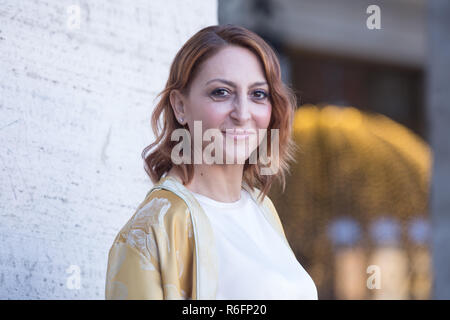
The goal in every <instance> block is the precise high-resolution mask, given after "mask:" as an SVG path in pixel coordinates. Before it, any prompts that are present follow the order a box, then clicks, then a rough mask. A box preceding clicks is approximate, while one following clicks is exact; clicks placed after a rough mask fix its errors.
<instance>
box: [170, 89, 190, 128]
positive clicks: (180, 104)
mask: <svg viewBox="0 0 450 320" xmlns="http://www.w3.org/2000/svg"><path fill="white" fill-rule="evenodd" d="M169 99H170V104H171V106H172V109H173V113H174V115H175V117H176V118H177V119H178V122H179V123H180V124H182V125H183V124H184V123H185V120H186V116H185V108H184V96H183V94H182V93H181V92H180V91H179V90H177V89H173V90H172V91H171V92H170V95H169Z"/></svg>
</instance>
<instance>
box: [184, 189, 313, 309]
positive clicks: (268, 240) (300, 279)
mask: <svg viewBox="0 0 450 320" xmlns="http://www.w3.org/2000/svg"><path fill="white" fill-rule="evenodd" d="M192 194H193V195H194V196H195V198H196V199H197V200H198V202H199V203H200V205H201V206H202V208H203V210H204V211H205V213H206V215H207V216H208V218H209V220H210V222H211V225H212V228H213V232H214V238H215V242H216V248H217V251H218V252H217V256H218V287H217V294H216V299H219V300H220V299H226V300H228V299H230V300H232V299H242V300H253V299H254V300H266V299H267V300H270V299H279V300H281V299H299V300H300V299H301V300H306V299H312V300H316V299H318V297H317V289H316V286H315V284H314V282H313V280H312V279H311V277H310V276H309V274H308V273H307V272H306V271H305V269H303V267H302V266H301V264H300V263H299V262H298V260H297V258H296V257H295V255H294V253H293V252H292V251H291V249H290V248H289V247H288V245H286V243H285V242H284V241H283V239H282V238H281V237H280V235H279V234H278V232H277V231H276V230H275V229H274V228H273V227H272V226H271V225H270V224H269V222H268V221H267V220H266V218H265V217H264V215H263V213H262V212H261V211H260V210H261V209H260V207H259V205H258V204H257V203H256V202H255V201H253V199H252V198H251V195H250V194H249V193H248V192H247V191H246V190H245V189H241V198H240V199H239V200H238V201H236V202H219V201H216V200H214V199H211V198H209V197H206V196H204V195H201V194H198V193H195V192H192Z"/></svg>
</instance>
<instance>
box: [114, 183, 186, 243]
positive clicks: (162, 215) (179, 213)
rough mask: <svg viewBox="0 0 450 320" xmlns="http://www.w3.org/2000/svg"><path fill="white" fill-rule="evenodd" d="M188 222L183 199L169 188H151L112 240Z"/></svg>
mask: <svg viewBox="0 0 450 320" xmlns="http://www.w3.org/2000/svg"><path fill="white" fill-rule="evenodd" d="M189 223H190V212H189V208H188V206H187V205H186V203H185V202H184V201H183V199H181V198H180V197H179V196H178V195H176V194H175V193H173V192H171V191H169V190H164V189H156V190H152V191H151V192H149V193H148V194H147V195H146V197H145V199H144V200H143V201H142V202H141V203H140V204H139V206H138V208H137V209H136V211H135V213H134V214H133V215H132V216H131V218H130V219H129V220H128V221H127V223H126V224H125V225H124V226H123V227H122V229H121V230H120V231H119V233H118V235H117V237H116V239H115V241H114V242H116V241H126V239H127V237H128V236H129V235H130V234H137V233H139V234H142V235H148V234H150V233H152V232H153V230H155V229H170V228H171V226H173V225H186V224H189ZM136 231H138V232H136Z"/></svg>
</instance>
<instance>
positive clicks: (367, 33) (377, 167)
mask: <svg viewBox="0 0 450 320" xmlns="http://www.w3.org/2000/svg"><path fill="white" fill-rule="evenodd" d="M374 4H375V6H373V5H374ZM444 8H445V9H446V10H447V11H446V13H445V14H444V13H442V12H441V14H442V16H441V19H443V17H444V16H445V15H446V19H447V20H448V19H450V16H449V14H450V12H449V11H448V10H449V6H448V3H446V2H444V1H426V0H414V1H405V0H395V1H364V0H357V1H353V0H340V1H329V0H302V1H295V0H280V1H279V0H277V1H273V0H253V1H246V2H245V5H243V1H238V0H231V1H229V0H222V1H220V0H219V22H220V23H234V24H240V25H243V26H245V27H248V28H249V29H251V30H253V31H255V32H257V33H258V34H260V35H261V36H263V37H264V39H265V40H266V41H267V42H269V43H270V44H271V45H272V47H273V48H274V49H275V50H276V51H277V53H278V55H279V57H280V61H281V64H282V69H283V77H284V82H285V83H287V84H289V85H290V86H291V88H293V89H294V91H295V92H296V95H297V99H298V109H297V111H296V116H295V121H294V138H295V141H296V143H297V145H298V146H299V147H300V150H299V152H298V154H297V162H296V163H295V164H294V165H293V166H292V169H291V174H290V176H289V177H288V181H287V186H286V190H285V191H284V192H282V190H281V188H280V186H279V185H277V186H275V187H274V188H273V189H272V190H271V193H270V196H271V198H272V200H273V201H274V203H275V206H276V207H277V209H278V211H279V214H280V218H281V219H282V222H283V225H284V227H285V231H286V233H287V237H288V239H289V240H290V242H291V245H292V246H293V247H294V251H295V253H296V255H297V258H298V260H299V261H300V262H301V263H302V264H303V265H304V266H305V268H306V270H308V272H309V273H310V275H311V277H312V278H313V279H314V281H315V283H316V285H317V287H318V292H319V297H320V298H322V299H432V298H433V297H438V296H440V295H442V296H447V297H448V292H449V285H450V284H449V282H448V278H446V281H445V284H443V283H442V286H439V288H438V287H435V288H434V291H433V279H434V277H436V274H435V271H438V273H439V270H440V269H439V268H443V269H449V268H448V267H449V265H448V260H446V263H447V264H446V265H445V266H439V265H435V266H434V268H433V263H432V260H433V259H432V249H433V246H432V238H431V234H432V231H434V230H435V229H436V225H435V226H434V227H433V228H431V226H432V224H433V223H432V222H433V217H432V211H431V209H430V207H431V206H430V189H431V183H430V182H431V175H432V161H433V152H432V150H433V148H432V147H431V143H432V141H431V132H430V129H431V126H433V116H438V117H439V113H434V112H433V110H430V109H433V108H444V107H445V108H446V109H447V111H446V114H447V115H448V103H447V101H446V100H439V102H438V101H437V100H433V95H437V96H438V95H439V91H438V90H435V88H432V87H431V88H428V89H429V92H428V94H429V96H428V99H427V81H428V82H431V83H433V82H434V81H438V80H437V79H435V78H434V77H435V76H436V75H437V74H438V72H436V73H433V74H431V78H430V77H429V76H430V73H432V72H433V71H434V68H437V69H441V68H442V69H443V70H445V72H443V73H441V74H440V76H443V77H444V78H442V79H441V80H442V81H447V82H448V80H450V79H449V75H450V68H449V59H450V56H449V53H450V52H449V50H448V45H447V44H443V43H442V42H444V39H440V38H439V37H441V36H442V33H441V32H442V30H447V31H449V30H450V24H449V23H448V22H445V23H443V21H442V20H441V21H439V19H438V18H437V17H436V11H437V10H442V9H444ZM433 18H434V19H435V20H433V21H431V19H433ZM376 19H378V21H377V22H378V25H377V22H375V20H376ZM439 23H443V24H442V25H441V26H440V28H441V29H439V27H438V26H437V25H438V24H439ZM447 38H448V37H447ZM431 41H436V43H431ZM441 45H442V46H444V47H446V48H447V49H446V50H444V52H445V54H444V53H443V54H442V55H443V56H442V59H440V60H439V62H437V61H431V59H432V57H435V55H436V53H435V52H430V51H431V50H442V49H441V48H440V46H441ZM442 69H441V70H442ZM445 79H446V80H445ZM434 83H436V82H434ZM444 86H445V87H446V88H447V90H448V83H447V84H445V85H444ZM439 89H440V90H443V88H439ZM442 103H446V105H445V106H444V105H442ZM441 115H442V114H441ZM430 116H431V117H432V118H431V119H429V117H430ZM430 120H431V121H430ZM440 134H442V133H440ZM447 134H448V133H447ZM445 150H448V147H445ZM438 151H443V150H438ZM446 165H447V164H446ZM447 166H448V165H447ZM446 173H447V175H448V172H446ZM445 188H448V181H447V182H446V186H445ZM440 201H443V202H445V201H447V200H446V199H441V200H437V202H440ZM438 207H439V204H438V203H436V209H437V208H438ZM447 208H448V206H447ZM441 214H442V215H444V212H439V211H437V212H435V216H434V221H435V224H439V223H440V222H438V221H440V219H442V218H443V217H442V216H441ZM446 221H448V220H446ZM447 223H448V222H447ZM447 230H448V227H447ZM435 245H436V246H435V247H434V248H435V255H441V254H443V255H448V254H447V253H443V252H442V251H445V252H448V249H449V248H448V245H447V244H446V243H445V242H442V243H435ZM438 260H439V258H438V259H437V261H438ZM445 273H446V274H447V275H446V277H448V272H447V271H445ZM437 281H438V280H437ZM444 292H445V294H444Z"/></svg>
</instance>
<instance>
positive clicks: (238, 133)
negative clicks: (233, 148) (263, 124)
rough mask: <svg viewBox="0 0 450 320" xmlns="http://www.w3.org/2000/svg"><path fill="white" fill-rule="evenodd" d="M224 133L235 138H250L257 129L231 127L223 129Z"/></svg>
mask: <svg viewBox="0 0 450 320" xmlns="http://www.w3.org/2000/svg"><path fill="white" fill-rule="evenodd" d="M222 133H223V134H224V135H225V136H229V137H231V138H233V139H234V140H241V139H248V138H249V137H250V136H251V135H253V134H255V133H256V131H255V130H252V129H245V130H239V129H235V130H233V129H229V130H225V131H222Z"/></svg>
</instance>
